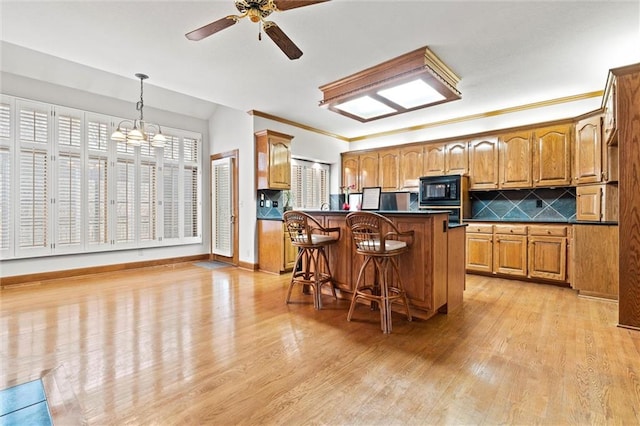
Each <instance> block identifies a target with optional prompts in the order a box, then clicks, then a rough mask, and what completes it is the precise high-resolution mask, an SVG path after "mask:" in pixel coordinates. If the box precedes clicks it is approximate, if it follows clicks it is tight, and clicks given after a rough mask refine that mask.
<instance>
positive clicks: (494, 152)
mask: <svg viewBox="0 0 640 426" xmlns="http://www.w3.org/2000/svg"><path fill="white" fill-rule="evenodd" d="M497 187H498V138H497V137H495V136H491V137H487V138H483V139H475V140H472V141H471V142H469V189H496V188H497Z"/></svg>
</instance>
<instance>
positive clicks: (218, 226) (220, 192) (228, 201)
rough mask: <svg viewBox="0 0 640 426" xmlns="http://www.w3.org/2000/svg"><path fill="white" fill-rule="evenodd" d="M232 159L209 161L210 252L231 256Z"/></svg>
mask: <svg viewBox="0 0 640 426" xmlns="http://www.w3.org/2000/svg"><path fill="white" fill-rule="evenodd" d="M232 171H233V168H232V159H231V158H221V159H219V160H214V161H212V162H211V194H212V197H211V198H212V200H211V202H212V209H211V214H212V218H211V219H212V238H211V239H212V252H213V253H214V254H219V255H221V256H226V257H231V256H233V250H234V247H233V246H234V244H233V238H234V235H233V219H234V218H233V199H232V197H233V174H232Z"/></svg>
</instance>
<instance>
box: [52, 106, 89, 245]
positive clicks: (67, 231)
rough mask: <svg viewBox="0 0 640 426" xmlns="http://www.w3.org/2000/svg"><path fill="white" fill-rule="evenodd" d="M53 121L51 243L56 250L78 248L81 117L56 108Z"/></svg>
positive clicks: (80, 192)
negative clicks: (53, 180) (52, 224)
mask: <svg viewBox="0 0 640 426" xmlns="http://www.w3.org/2000/svg"><path fill="white" fill-rule="evenodd" d="M78 115H79V114H78ZM56 124H57V126H56V142H57V149H58V154H57V156H56V162H57V166H56V169H57V176H56V184H57V186H56V189H55V190H54V193H56V197H54V198H55V200H56V203H55V206H56V215H55V216H54V218H55V220H56V227H55V236H56V240H55V243H56V248H58V249H60V248H62V247H79V246H80V245H81V244H82V198H83V194H82V159H81V156H80V154H81V151H80V146H81V141H82V117H81V116H77V115H72V114H66V113H64V112H62V111H60V113H59V114H58V115H57V119H56Z"/></svg>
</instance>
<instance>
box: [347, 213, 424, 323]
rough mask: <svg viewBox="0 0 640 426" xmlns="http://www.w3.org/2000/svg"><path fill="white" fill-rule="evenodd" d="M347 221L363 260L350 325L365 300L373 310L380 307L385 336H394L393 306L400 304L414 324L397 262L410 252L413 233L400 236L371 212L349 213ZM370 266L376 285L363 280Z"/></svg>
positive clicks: (350, 314)
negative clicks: (359, 301) (393, 304)
mask: <svg viewBox="0 0 640 426" xmlns="http://www.w3.org/2000/svg"><path fill="white" fill-rule="evenodd" d="M346 221H347V226H348V227H349V228H350V229H351V236H352V238H353V243H354V245H355V249H356V253H358V254H361V255H363V256H364V262H363V263H362V266H361V267H360V273H359V274H358V279H357V281H356V286H355V289H354V292H353V298H352V299H351V306H350V307H349V314H348V315H347V321H351V316H352V315H353V311H354V309H355V306H356V303H357V302H358V300H363V301H365V302H366V303H367V304H368V305H370V306H371V308H372V309H374V308H375V307H376V306H378V307H379V309H380V324H381V328H382V332H383V333H391V304H392V303H393V302H396V301H397V302H401V303H402V304H403V305H404V307H405V310H406V313H407V319H408V320H409V321H411V311H410V310H409V301H408V300H407V294H406V292H405V291H404V287H403V286H402V279H401V277H400V271H399V269H398V261H397V259H398V256H400V255H401V254H402V253H405V252H407V251H408V250H409V247H410V246H411V244H413V234H414V232H413V231H406V232H400V231H399V230H398V228H397V227H396V226H395V225H394V224H393V222H391V221H390V220H389V219H387V218H386V217H384V216H382V215H379V214H377V213H371V212H353V213H349V214H348V215H347V217H346ZM399 238H402V239H399ZM370 263H372V264H373V268H374V276H373V282H371V283H368V284H367V283H365V282H364V276H365V270H366V269H367V265H369V264H370ZM394 275H395V277H394ZM394 278H395V280H394Z"/></svg>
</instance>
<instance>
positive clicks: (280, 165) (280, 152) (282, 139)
mask: <svg viewBox="0 0 640 426" xmlns="http://www.w3.org/2000/svg"><path fill="white" fill-rule="evenodd" d="M292 139H293V136H290V135H285V134H284V133H279V132H274V131H273V130H263V131H261V132H257V133H256V134H255V142H256V188H257V189H280V190H283V189H291V140H292Z"/></svg>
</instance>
